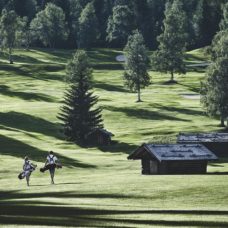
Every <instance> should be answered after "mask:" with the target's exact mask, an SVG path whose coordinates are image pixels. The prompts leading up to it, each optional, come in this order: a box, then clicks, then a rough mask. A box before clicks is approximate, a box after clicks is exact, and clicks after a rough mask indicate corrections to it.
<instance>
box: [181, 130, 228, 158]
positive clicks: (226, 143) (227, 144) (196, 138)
mask: <svg viewBox="0 0 228 228" xmlns="http://www.w3.org/2000/svg"><path fill="white" fill-rule="evenodd" d="M177 142H178V143H183V144H186V143H187V144H195V143H200V144H203V145H204V146H205V147H207V148H208V149H209V150H210V151H212V152H213V153H214V154H215V155H217V156H218V157H228V133H188V134H185V133H180V134H179V136H178V139H177Z"/></svg>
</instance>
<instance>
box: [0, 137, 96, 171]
mask: <svg viewBox="0 0 228 228" xmlns="http://www.w3.org/2000/svg"><path fill="white" fill-rule="evenodd" d="M0 148H1V152H0V154H1V155H9V156H13V157H17V158H24V156H25V155H27V156H29V157H30V158H31V160H34V161H38V162H45V160H46V156H47V151H44V150H40V149H38V148H36V147H33V146H30V145H28V144H26V143H24V142H22V141H19V140H16V139H13V138H9V137H6V136H3V135H0ZM56 156H57V157H58V158H59V160H60V161H61V163H62V164H63V167H64V166H66V167H69V168H72V167H78V168H95V167H96V166H95V165H91V164H86V163H82V162H80V161H78V160H75V159H71V158H69V157H66V156H63V155H61V154H58V153H56Z"/></svg>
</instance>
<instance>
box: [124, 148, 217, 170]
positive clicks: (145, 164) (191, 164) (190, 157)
mask: <svg viewBox="0 0 228 228" xmlns="http://www.w3.org/2000/svg"><path fill="white" fill-rule="evenodd" d="M128 159H133V160H137V159H141V162H142V174H204V173H206V172H207V163H208V161H210V160H216V159H217V157H216V156H215V155H214V154H213V153H212V152H211V151H209V150H208V149H207V148H206V147H205V146H203V145H200V144H192V145H187V144H166V145H160V144H143V145H142V146H140V147H139V148H138V149H136V150H135V151H134V152H133V153H132V154H130V155H129V156H128Z"/></svg>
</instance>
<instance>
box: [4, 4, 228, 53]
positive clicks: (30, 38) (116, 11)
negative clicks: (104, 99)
mask: <svg viewBox="0 0 228 228" xmlns="http://www.w3.org/2000/svg"><path fill="white" fill-rule="evenodd" d="M173 1H174V0H159V1H158V0H64V1H63V0H0V12H1V16H2V17H6V15H7V17H8V18H11V19H9V20H11V23H13V22H14V26H15V27H16V28H17V32H18V33H21V35H22V37H21V39H20V40H19V41H20V42H21V44H22V45H24V46H26V47H28V46H29V45H32V46H36V47H42V46H43V47H50V48H91V47H119V48H123V47H124V46H125V45H126V43H127V39H128V37H129V35H130V34H132V31H134V30H136V29H138V30H139V31H140V33H141V34H142V35H143V38H144V40H145V44H146V46H147V47H149V48H150V49H157V47H158V45H159V42H158V41H157V37H158V36H159V35H160V34H161V33H162V30H163V26H162V25H163V20H164V17H165V11H166V5H167V4H171V3H172V2H173ZM180 2H181V4H182V5H183V13H184V14H185V15H186V17H187V20H186V22H185V24H184V26H185V33H186V35H187V48H188V49H190V48H197V47H202V46H206V45H209V44H210V43H211V41H212V38H213V37H214V35H215V34H216V32H217V31H218V30H219V23H220V21H221V18H222V10H223V5H224V3H225V2H226V0H180ZM1 23H3V21H2V22H1ZM18 35H19V34H18Z"/></svg>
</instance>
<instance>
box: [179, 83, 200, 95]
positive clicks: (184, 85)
mask: <svg viewBox="0 0 228 228" xmlns="http://www.w3.org/2000/svg"><path fill="white" fill-rule="evenodd" d="M177 84H178V85H181V86H183V87H185V88H187V89H188V90H190V91H192V92H194V93H200V88H196V87H193V86H191V85H186V84H183V83H180V82H177Z"/></svg>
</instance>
